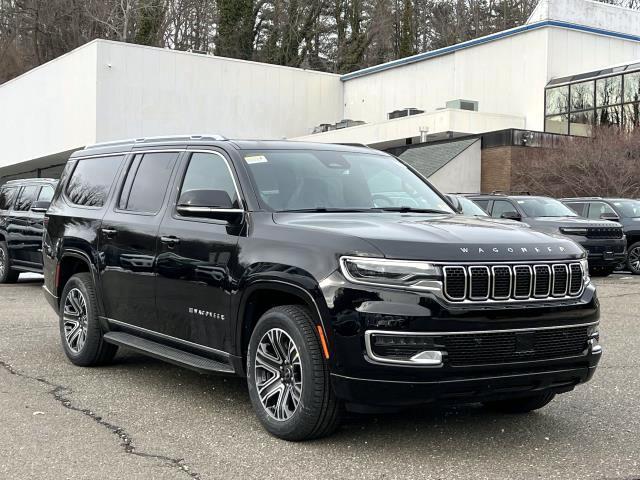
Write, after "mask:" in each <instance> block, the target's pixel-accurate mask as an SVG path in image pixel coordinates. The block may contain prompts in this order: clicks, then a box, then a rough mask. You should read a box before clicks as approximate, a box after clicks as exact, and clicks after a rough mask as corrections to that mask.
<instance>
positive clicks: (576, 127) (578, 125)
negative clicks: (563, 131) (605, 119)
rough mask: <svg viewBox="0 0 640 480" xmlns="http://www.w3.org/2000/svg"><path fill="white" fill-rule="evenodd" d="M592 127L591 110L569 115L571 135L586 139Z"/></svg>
mask: <svg viewBox="0 0 640 480" xmlns="http://www.w3.org/2000/svg"><path fill="white" fill-rule="evenodd" d="M592 127H593V110H587V111H586V112H576V113H572V114H571V115H570V125H569V132H570V133H571V135H578V136H581V137H588V136H590V135H591V130H592Z"/></svg>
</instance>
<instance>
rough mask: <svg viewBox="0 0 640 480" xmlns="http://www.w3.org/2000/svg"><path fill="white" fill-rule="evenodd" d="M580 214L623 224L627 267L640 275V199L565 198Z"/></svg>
mask: <svg viewBox="0 0 640 480" xmlns="http://www.w3.org/2000/svg"><path fill="white" fill-rule="evenodd" d="M562 202H564V204H565V205H568V206H569V207H570V208H571V209H572V210H574V211H575V212H576V213H577V214H578V215H582V216H583V217H587V218H606V219H610V220H615V221H617V222H619V223H621V224H622V228H623V229H624V234H625V236H626V237H627V258H626V260H625V262H624V263H625V265H626V267H627V268H628V269H629V270H631V273H633V274H634V275H640V200H632V199H628V198H600V197H583V198H564V199H562Z"/></svg>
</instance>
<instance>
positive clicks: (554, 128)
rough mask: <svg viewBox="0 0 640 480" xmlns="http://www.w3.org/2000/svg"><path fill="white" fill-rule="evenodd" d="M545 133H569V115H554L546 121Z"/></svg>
mask: <svg viewBox="0 0 640 480" xmlns="http://www.w3.org/2000/svg"><path fill="white" fill-rule="evenodd" d="M544 131H545V132H549V133H561V134H564V135H567V134H568V133H569V115H553V116H551V117H547V118H545V120H544Z"/></svg>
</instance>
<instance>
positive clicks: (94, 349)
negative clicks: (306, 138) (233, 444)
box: [44, 136, 601, 440]
mask: <svg viewBox="0 0 640 480" xmlns="http://www.w3.org/2000/svg"><path fill="white" fill-rule="evenodd" d="M47 216H48V227H47V232H46V234H45V239H44V257H45V265H46V269H45V270H46V271H45V287H44V288H45V292H46V297H47V299H48V301H49V302H50V303H51V305H52V307H53V308H54V309H55V310H56V311H57V312H58V313H59V318H60V333H61V339H62V346H63V348H64V351H65V353H66V355H67V356H68V358H69V359H70V360H71V361H72V362H73V363H75V364H76V365H82V366H89V365H96V364H104V363H106V362H108V361H110V360H111V359H112V358H113V357H114V354H115V353H116V349H117V348H118V346H122V347H127V348H131V349H134V350H137V351H139V352H143V353H145V354H148V355H151V356H154V357H156V358H160V359H163V360H166V361H168V362H171V363H174V364H177V365H182V366H185V367H189V368H193V369H195V370H198V371H200V372H214V373H226V374H237V375H241V376H244V377H246V378H247V383H248V388H249V394H250V398H251V402H252V404H253V407H254V409H255V411H256V413H257V415H258V417H259V419H260V421H261V422H262V423H263V425H264V426H265V427H266V429H267V430H268V431H269V432H271V433H272V434H274V435H277V436H279V437H281V438H284V439H289V440H300V439H307V438H313V437H319V436H322V435H326V434H328V433H330V432H331V431H332V430H333V429H334V428H335V427H336V426H337V424H338V422H339V419H340V415H341V412H342V411H343V409H345V408H346V409H349V410H351V411H359V412H362V411H367V410H368V411H378V410H380V409H382V410H386V409H389V408H397V407H402V406H407V405H412V404H421V403H426V402H431V401H434V400H442V401H466V402H484V403H485V404H486V405H487V406H489V407H491V408H493V409H496V410H501V411H507V412H527V411H530V410H533V409H537V408H540V407H542V406H544V405H546V404H547V403H548V402H549V401H551V399H552V398H553V397H554V395H556V394H558V393H562V392H567V391H569V390H572V389H573V388H574V387H575V386H576V385H577V384H579V383H582V382H586V381H587V380H589V379H590V378H591V376H592V375H593V373H594V371H595V368H596V365H597V363H598V361H599V359H600V356H601V347H600V346H599V344H598V335H599V334H598V319H599V304H598V300H597V298H596V292H595V288H594V286H593V285H592V284H591V283H590V279H589V275H588V271H587V265H586V259H585V256H584V250H583V249H582V248H580V246H578V245H577V244H575V243H574V242H572V241H570V240H569V239H567V238H564V237H560V236H550V235H546V234H544V233H540V232H535V231H531V230H529V229H526V228H519V227H513V226H508V225H499V224H494V223H493V222H487V221H483V220H479V219H475V218H470V217H464V216H461V215H456V214H454V213H453V211H452V209H451V208H450V207H449V205H448V203H447V201H446V200H445V199H444V197H443V196H442V194H440V193H439V192H437V191H436V190H435V189H434V188H433V187H432V186H431V185H430V184H429V183H428V182H426V181H425V180H424V179H423V178H422V177H421V176H419V175H418V174H416V173H415V172H414V171H413V170H412V169H411V168H410V167H408V166H407V165H405V164H403V163H402V162H400V161H399V160H397V159H395V158H394V157H392V156H390V155H387V154H385V153H382V152H379V151H376V150H371V149H368V148H359V147H353V146H339V145H325V144H310V143H300V142H279V141H276V142H257V141H230V140H225V139H222V138H218V137H215V136H211V137H176V138H164V139H150V140H139V141H135V142H123V143H115V144H107V145H97V146H94V147H90V148H87V149H85V150H82V151H79V152H76V153H74V154H73V155H72V156H71V158H70V160H69V162H68V164H67V166H66V168H65V170H64V172H63V175H62V179H61V186H60V188H59V189H58V193H57V194H56V196H55V198H54V200H53V203H52V205H51V208H50V209H49V211H48V213H47Z"/></svg>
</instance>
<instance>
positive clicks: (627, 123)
mask: <svg viewBox="0 0 640 480" xmlns="http://www.w3.org/2000/svg"><path fill="white" fill-rule="evenodd" d="M622 115H623V117H624V119H623V120H624V128H625V130H628V131H631V130H633V129H635V128H637V127H638V126H640V103H628V104H626V105H625V106H623V107H622Z"/></svg>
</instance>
